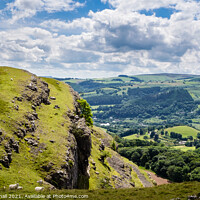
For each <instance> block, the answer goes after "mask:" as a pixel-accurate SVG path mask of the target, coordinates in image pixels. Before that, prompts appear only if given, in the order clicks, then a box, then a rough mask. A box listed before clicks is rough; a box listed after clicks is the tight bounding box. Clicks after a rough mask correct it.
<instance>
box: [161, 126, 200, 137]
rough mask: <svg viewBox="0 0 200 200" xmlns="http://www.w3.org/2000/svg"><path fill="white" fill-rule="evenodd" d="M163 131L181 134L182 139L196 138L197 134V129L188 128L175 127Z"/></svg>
mask: <svg viewBox="0 0 200 200" xmlns="http://www.w3.org/2000/svg"><path fill="white" fill-rule="evenodd" d="M165 131H168V133H170V132H175V133H179V134H182V136H183V137H188V136H192V137H194V138H196V137H197V133H198V132H199V131H198V130H197V129H194V128H191V127H189V126H175V127H172V128H167V129H165Z"/></svg>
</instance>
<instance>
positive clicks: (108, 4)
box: [0, 0, 200, 78]
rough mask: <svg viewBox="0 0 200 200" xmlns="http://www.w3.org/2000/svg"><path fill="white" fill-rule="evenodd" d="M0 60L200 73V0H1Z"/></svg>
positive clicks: (46, 72)
mask: <svg viewBox="0 0 200 200" xmlns="http://www.w3.org/2000/svg"><path fill="white" fill-rule="evenodd" d="M0 66H10V67H16V68H20V69H25V70H28V71H30V72H32V73H34V74H37V75H39V76H53V77H60V78H64V77H72V78H100V77H113V76H118V75H121V74H125V75H137V74H155V73H181V74H200V0H151V1H150V0H139V1H138V0H78V1H75V0H57V1H55V0H0Z"/></svg>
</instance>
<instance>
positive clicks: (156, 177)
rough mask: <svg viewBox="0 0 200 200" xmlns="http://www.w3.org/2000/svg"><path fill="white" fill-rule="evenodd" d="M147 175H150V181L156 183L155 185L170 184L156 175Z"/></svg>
mask: <svg viewBox="0 0 200 200" xmlns="http://www.w3.org/2000/svg"><path fill="white" fill-rule="evenodd" d="M147 173H148V174H149V175H150V177H151V179H153V180H154V181H155V182H156V183H157V185H163V184H170V181H169V180H168V179H164V178H161V177H160V176H157V175H156V174H154V173H152V172H149V171H148V172H147Z"/></svg>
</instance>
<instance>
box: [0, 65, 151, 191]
mask: <svg viewBox="0 0 200 200" xmlns="http://www.w3.org/2000/svg"><path fill="white" fill-rule="evenodd" d="M79 98H80V97H79V95H78V94H77V93H76V92H74V91H73V90H72V89H71V88H70V87H69V86H68V85H66V84H65V83H63V82H59V81H57V80H54V79H49V78H38V77H37V76H35V75H33V74H31V73H29V72H26V71H23V70H19V69H14V68H9V67H0V105H1V106H0V109H1V112H0V188H3V187H4V186H5V187H6V188H7V187H8V185H9V184H13V183H16V182H18V183H19V184H20V185H22V186H23V187H24V188H25V189H26V190H27V191H28V190H30V191H33V190H34V187H36V186H38V183H37V181H38V180H40V179H42V180H44V181H45V185H44V186H45V188H47V187H52V186H55V187H57V188H66V189H71V188H91V189H97V188H132V187H134V186H136V187H143V186H144V187H146V186H148V185H145V184H143V183H144V181H143V182H142V181H141V179H140V178H139V177H138V173H140V171H139V170H137V169H136V171H134V169H135V168H134V167H136V168H137V166H135V165H134V164H133V163H132V164H130V163H128V162H127V161H125V160H124V158H122V157H121V156H119V154H117V153H116V152H115V151H113V150H112V149H111V146H112V145H113V139H112V137H111V136H109V135H108V134H106V133H105V132H104V131H102V130H100V129H98V128H96V127H93V128H92V127H88V126H87V125H86V123H85V119H84V118H82V117H81V111H80V105H79V104H78V103H77V100H78V99H79ZM91 138H92V141H91ZM90 155H91V156H90ZM116 161H117V163H116ZM131 165H132V166H134V167H132V166H131ZM138 171H139V172H138ZM89 175H90V176H89ZM139 175H140V174H139ZM143 176H144V175H143ZM144 177H145V176H144ZM143 179H145V178H143ZM146 182H147V184H148V183H149V186H151V180H146Z"/></svg>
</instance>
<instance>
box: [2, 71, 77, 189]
mask: <svg viewBox="0 0 200 200" xmlns="http://www.w3.org/2000/svg"><path fill="white" fill-rule="evenodd" d="M31 77H32V74H30V73H28V72H26V71H22V70H19V69H14V68H8V67H0V80H1V81H0V85H1V90H0V91H1V93H0V102H1V106H0V108H1V112H0V129H1V130H2V131H3V134H4V137H6V139H7V140H4V141H2V143H1V146H0V152H1V156H3V155H5V150H4V145H5V142H6V141H9V138H14V140H16V141H19V138H18V137H17V136H16V134H14V133H15V132H17V131H18V126H16V124H20V125H22V126H24V125H23V123H24V122H26V117H25V116H26V115H27V113H32V112H33V110H32V108H31V106H32V103H31V102H30V101H17V100H16V98H15V97H20V96H21V95H22V93H23V92H24V90H25V85H28V84H29V83H30V80H31ZM45 81H46V82H48V84H49V88H50V96H55V97H56V100H55V101H52V102H51V105H48V106H46V105H44V104H41V106H40V107H39V108H37V113H38V118H39V120H38V121H37V124H36V126H37V127H38V128H37V129H36V131H35V132H34V135H33V134H27V135H26V137H25V138H35V139H36V138H39V140H38V142H39V143H40V144H41V149H40V151H42V153H38V152H37V149H39V147H37V148H35V149H33V148H32V147H31V146H30V145H29V144H28V143H27V142H25V141H22V142H20V147H19V152H20V153H16V152H13V153H12V162H11V165H10V168H5V167H3V166H2V165H1V164H0V166H1V168H2V170H0V177H1V179H0V185H1V186H4V185H9V184H12V183H15V182H19V184H21V185H23V186H24V187H26V188H30V189H33V188H34V187H35V186H36V185H37V183H36V181H37V180H39V179H43V178H44V176H45V175H46V172H45V171H44V170H41V169H42V168H41V167H42V166H44V165H46V164H48V163H49V162H52V163H54V166H55V168H56V166H60V165H61V164H62V163H63V162H64V156H65V151H66V145H67V144H68V141H67V133H68V128H69V120H68V119H67V118H66V117H65V115H66V112H67V111H68V110H69V109H70V110H72V109H74V108H73V98H72V95H71V93H70V90H69V86H67V85H66V84H64V83H60V84H59V85H58V84H56V83H57V81H56V80H53V79H45ZM56 104H58V105H59V106H60V109H57V110H55V109H54V106H55V105H56ZM16 106H18V107H19V109H18V110H16V109H15V108H14V107H16ZM62 124H64V126H63V125H62ZM50 140H53V141H55V142H54V143H51V142H50ZM34 151H35V152H34Z"/></svg>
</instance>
